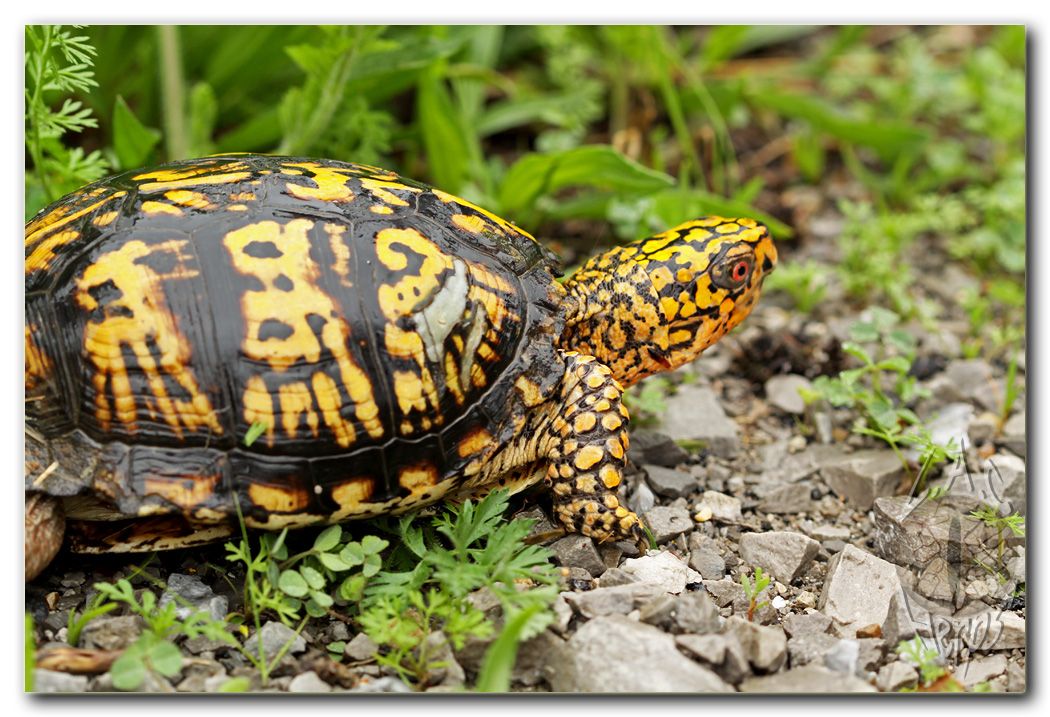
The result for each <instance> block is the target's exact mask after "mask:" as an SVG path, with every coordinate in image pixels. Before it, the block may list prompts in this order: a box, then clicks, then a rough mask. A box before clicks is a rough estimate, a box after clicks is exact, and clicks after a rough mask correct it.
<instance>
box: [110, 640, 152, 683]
mask: <svg viewBox="0 0 1050 717" xmlns="http://www.w3.org/2000/svg"><path fill="white" fill-rule="evenodd" d="M133 647H134V646H132V648H133ZM132 648H129V649H128V650H125V651H124V654H123V655H121V656H120V657H118V658H117V659H116V660H115V661H114V662H113V664H112V666H110V668H109V676H110V678H111V679H112V680H113V686H114V687H116V688H117V689H118V690H125V691H129V690H134V689H138V687H139V685H141V684H142V683H143V681H145V679H146V663H145V662H143V661H142V653H141V650H135V649H132Z"/></svg>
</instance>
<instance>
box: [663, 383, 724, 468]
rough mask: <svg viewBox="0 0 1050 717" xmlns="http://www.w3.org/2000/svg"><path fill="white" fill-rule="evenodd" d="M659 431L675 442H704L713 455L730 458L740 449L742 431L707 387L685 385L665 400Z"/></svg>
mask: <svg viewBox="0 0 1050 717" xmlns="http://www.w3.org/2000/svg"><path fill="white" fill-rule="evenodd" d="M665 406H666V408H665V410H664V412H663V415H662V416H661V417H660V418H661V423H660V430H661V431H662V432H663V433H666V434H667V435H668V436H669V437H670V438H671V439H672V440H675V441H680V440H688V441H701V442H702V443H703V444H704V445H705V447H706V448H707V449H708V450H709V451H710V452H711V453H713V454H714V455H717V456H721V457H723V458H731V457H732V456H734V455H735V454H736V453H737V452H738V451H739V450H740V429H739V427H738V426H737V425H736V423H735V422H734V421H732V420H730V419H729V417H728V416H726V413H725V411H724V410H723V409H722V405H721V403H719V401H718V397H717V396H716V395H715V392H714V391H713V390H712V389H711V388H710V387H708V386H697V385H691V384H686V385H683V386H680V387H679V388H678V392H677V393H675V394H674V395H673V396H669V397H668V398H667V400H666V401H665Z"/></svg>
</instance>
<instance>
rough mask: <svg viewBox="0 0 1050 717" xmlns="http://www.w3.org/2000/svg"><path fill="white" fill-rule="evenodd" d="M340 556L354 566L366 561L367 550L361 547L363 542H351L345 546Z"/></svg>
mask: <svg viewBox="0 0 1050 717" xmlns="http://www.w3.org/2000/svg"><path fill="white" fill-rule="evenodd" d="M339 557H340V558H342V559H343V562H344V563H346V564H347V565H349V566H350V567H354V566H355V565H360V564H361V563H363V562H365V551H364V548H362V547H361V543H358V542H351V543H347V544H346V545H345V546H343V550H342V552H340V553H339Z"/></svg>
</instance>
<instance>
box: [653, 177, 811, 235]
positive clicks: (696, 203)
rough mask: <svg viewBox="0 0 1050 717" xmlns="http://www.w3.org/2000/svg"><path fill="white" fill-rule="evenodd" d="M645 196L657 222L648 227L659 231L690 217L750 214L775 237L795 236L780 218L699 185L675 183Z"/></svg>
mask: <svg viewBox="0 0 1050 717" xmlns="http://www.w3.org/2000/svg"><path fill="white" fill-rule="evenodd" d="M649 198H650V199H651V200H652V208H651V213H652V214H653V215H654V216H656V217H659V219H660V222H659V226H657V227H650V229H651V230H656V231H662V230H663V229H668V228H670V227H673V226H676V225H678V224H681V223H682V222H685V221H689V220H690V219H698V218H699V217H702V216H707V215H712V214H715V215H719V216H723V217H750V218H752V219H754V220H756V221H759V222H762V223H763V224H765V225H766V226H767V227H769V231H770V232H771V233H772V234H773V237H774V238H776V239H791V238H792V237H794V236H795V230H794V229H792V228H791V227H790V226H788V225H787V224H785V223H784V222H782V221H780V220H779V219H777V218H776V217H773V216H771V215H769V214H767V213H766V212H763V211H761V210H759V209H756V208H755V207H753V206H751V204H749V203H748V202H745V201H741V200H739V199H735V198H734V199H727V198H726V197H722V196H719V195H717V194H712V193H711V192H705V191H703V190H699V189H680V188H677V187H676V188H674V189H667V190H664V191H660V192H657V193H655V194H653V195H651V196H650V197H649ZM637 238H639V239H640V238H641V237H637Z"/></svg>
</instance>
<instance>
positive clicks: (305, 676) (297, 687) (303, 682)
mask: <svg viewBox="0 0 1050 717" xmlns="http://www.w3.org/2000/svg"><path fill="white" fill-rule="evenodd" d="M288 691H289V692H331V691H332V686H331V685H330V684H328V683H327V682H325V681H324V680H322V679H321V678H320V677H319V676H318V674H317V673H316V672H314V671H313V670H307V671H306V672H301V673H299V674H298V675H296V676H295V677H293V678H292V681H291V682H289V683H288Z"/></svg>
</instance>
